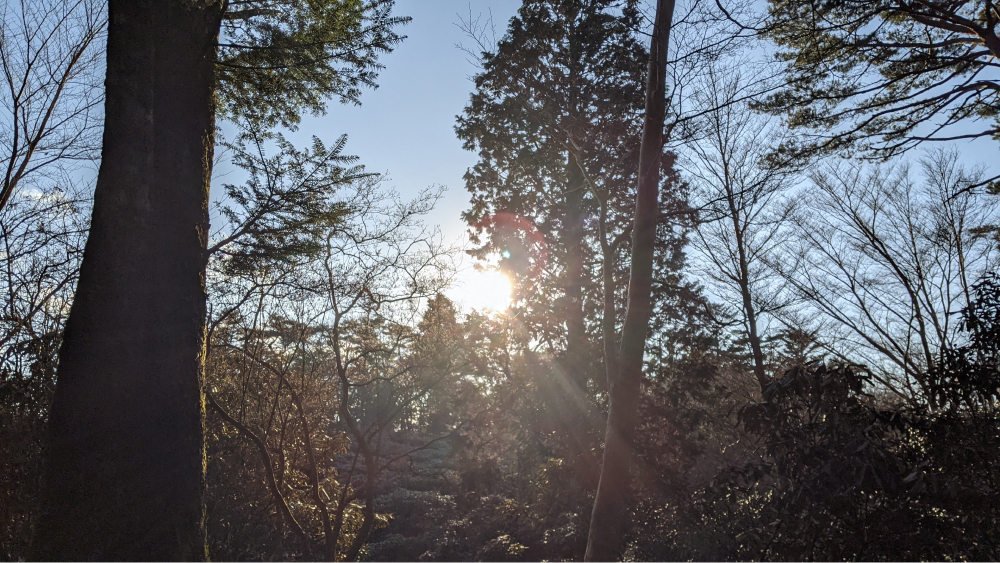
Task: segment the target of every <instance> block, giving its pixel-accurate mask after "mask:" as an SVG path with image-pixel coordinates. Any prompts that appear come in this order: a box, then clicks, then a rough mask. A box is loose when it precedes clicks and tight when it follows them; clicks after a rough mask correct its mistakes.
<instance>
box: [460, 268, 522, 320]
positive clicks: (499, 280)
mask: <svg viewBox="0 0 1000 563" xmlns="http://www.w3.org/2000/svg"><path fill="white" fill-rule="evenodd" d="M456 289H457V290H458V291H457V292H456V293H457V295H456V301H458V302H460V303H461V304H462V305H465V306H466V307H468V308H470V309H475V310H477V311H504V310H506V309H507V307H509V306H510V294H511V285H510V279H509V278H507V276H505V275H503V274H502V273H500V272H498V271H496V270H487V271H482V272H476V271H471V272H469V273H468V274H466V275H465V276H463V279H462V280H461V282H460V285H459V287H458V288H456Z"/></svg>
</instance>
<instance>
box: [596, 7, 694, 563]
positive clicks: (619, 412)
mask: <svg viewBox="0 0 1000 563" xmlns="http://www.w3.org/2000/svg"><path fill="white" fill-rule="evenodd" d="M673 12H674V2H673V1H672V0H660V1H659V2H657V4H656V17H655V20H654V23H653V35H652V39H651V40H650V48H649V67H648V69H647V71H646V72H647V76H646V115H645V119H644V123H643V129H642V144H641V147H640V150H639V174H638V177H639V185H638V190H637V191H636V199H635V223H634V225H635V226H634V227H633V228H632V262H631V266H632V267H631V271H630V274H629V285H628V311H627V313H626V314H625V324H624V326H623V327H622V335H621V348H620V351H619V354H618V361H617V366H618V373H617V374H614V375H615V377H614V378H613V379H610V380H609V384H610V385H609V386H610V389H609V391H610V405H609V411H608V430H607V435H606V437H605V440H604V462H603V464H602V466H601V481H600V484H599V485H598V487H597V495H596V497H595V498H594V511H593V514H592V515H591V518H590V533H589V534H588V537H587V553H586V556H585V559H586V560H587V561H611V560H614V559H616V558H617V557H618V556H619V554H620V551H621V549H622V544H623V540H624V535H625V530H626V526H627V523H626V519H625V499H626V497H627V493H628V487H629V481H630V479H629V472H630V471H631V463H632V459H633V455H632V440H633V435H634V432H635V424H636V418H637V417H636V414H637V409H638V403H639V381H640V379H641V378H642V367H643V352H644V351H645V347H646V334H647V331H648V328H649V327H648V324H649V317H650V313H651V307H650V300H651V290H652V287H651V286H652V278H653V252H654V242H655V238H656V225H657V215H658V211H659V205H658V203H659V198H658V191H659V187H660V167H661V165H662V163H661V159H662V157H663V156H662V155H663V122H664V118H665V114H666V92H665V91H664V88H665V75H666V66H667V45H668V44H669V36H670V24H671V19H672V18H673Z"/></svg>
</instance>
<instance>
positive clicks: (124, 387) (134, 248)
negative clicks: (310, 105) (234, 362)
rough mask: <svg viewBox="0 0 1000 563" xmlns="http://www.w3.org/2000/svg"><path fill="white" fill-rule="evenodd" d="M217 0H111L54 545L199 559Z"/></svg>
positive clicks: (40, 530) (119, 555) (56, 456)
mask: <svg viewBox="0 0 1000 563" xmlns="http://www.w3.org/2000/svg"><path fill="white" fill-rule="evenodd" d="M221 16H222V4H221V2H219V1H213V0H209V1H201V2H196V1H193V0H174V1H171V2H157V1H153V0H111V2H110V6H109V28H108V49H107V78H106V99H105V129H104V140H103V149H102V161H101V167H100V171H99V174H98V178H97V187H96V192H95V195H94V209H93V217H92V221H91V228H90V237H89V239H88V240H87V245H86V249H85V251H84V258H83V264H82V266H81V272H80V281H79V284H78V286H77V291H76V297H75V299H74V302H73V307H72V310H71V312H70V316H69V319H68V322H67V326H66V332H65V336H64V341H63V346H62V350H61V352H60V364H59V368H58V384H57V386H56V392H55V397H54V399H53V405H52V412H51V416H50V420H49V426H50V428H49V447H48V452H47V459H46V472H45V483H46V485H45V492H44V498H43V507H42V515H41V517H40V520H39V523H38V526H37V529H36V532H35V537H34V541H33V549H32V557H33V558H35V559H42V560H171V559H182V560H200V559H204V558H205V557H206V546H205V535H204V528H203V519H204V507H203V488H204V435H203V434H204V431H203V418H204V400H203V397H202V393H201V377H202V369H203V364H204V353H205V342H204V319H205V277H204V273H205V247H206V242H207V233H208V190H209V180H210V177H211V164H212V151H213V142H214V121H215V115H214V84H215V77H214V68H213V60H214V53H215V44H216V42H217V36H218V29H219V22H220V21H221Z"/></svg>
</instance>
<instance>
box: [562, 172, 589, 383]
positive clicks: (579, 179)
mask: <svg viewBox="0 0 1000 563" xmlns="http://www.w3.org/2000/svg"><path fill="white" fill-rule="evenodd" d="M566 179H567V182H566V200H565V205H566V208H565V213H564V214H563V221H564V225H563V229H562V233H560V235H561V237H562V240H564V241H565V243H566V279H565V282H564V283H565V286H564V291H565V293H566V308H565V310H564V318H565V321H566V362H565V365H566V369H567V371H568V372H569V376H570V378H571V380H572V381H573V383H575V384H576V387H577V389H578V390H580V391H581V392H582V391H586V389H587V381H588V380H589V379H590V377H591V373H590V372H591V370H590V369H589V366H590V361H588V356H589V354H588V350H587V327H586V323H585V322H584V311H583V266H584V264H583V252H584V244H583V237H584V220H585V217H584V209H583V195H584V191H585V190H586V185H585V184H584V177H583V171H582V170H580V164H578V163H577V160H576V157H575V156H574V155H573V154H569V155H567V164H566Z"/></svg>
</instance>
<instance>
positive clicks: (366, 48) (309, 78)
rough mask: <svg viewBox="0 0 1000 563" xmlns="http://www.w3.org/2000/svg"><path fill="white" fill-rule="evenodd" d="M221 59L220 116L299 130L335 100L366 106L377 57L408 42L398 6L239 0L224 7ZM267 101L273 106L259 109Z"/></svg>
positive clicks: (347, 0) (364, 0)
mask: <svg viewBox="0 0 1000 563" xmlns="http://www.w3.org/2000/svg"><path fill="white" fill-rule="evenodd" d="M225 6H226V11H225V13H224V15H223V22H222V30H221V35H220V40H219V50H218V55H217V59H216V65H217V74H218V80H219V102H218V107H219V110H220V114H221V115H222V116H223V117H225V118H228V119H232V120H234V121H241V120H248V121H250V122H253V123H254V124H255V125H259V126H262V127H264V128H270V127H273V126H275V125H281V126H284V127H288V128H294V127H295V126H296V125H297V124H298V123H299V120H300V119H301V116H302V113H304V112H310V113H313V114H319V113H322V112H323V111H324V109H325V108H326V103H327V101H328V100H329V99H330V98H336V99H339V100H341V101H342V102H350V103H355V104H358V103H360V96H361V88H362V87H363V86H368V87H372V88H374V87H376V83H375V79H376V77H377V76H378V71H379V70H381V69H382V65H381V64H380V63H379V62H378V57H379V55H382V54H384V53H387V52H389V51H391V50H392V48H393V47H394V46H395V45H396V44H398V43H399V42H400V41H402V40H403V36H401V35H399V34H398V33H396V31H395V29H396V28H398V27H399V26H401V25H403V24H405V23H406V22H407V21H409V20H408V18H401V17H396V16H393V15H392V14H391V10H392V6H393V0H309V1H306V0H245V1H243V0H241V1H230V2H226V3H225ZM261 100H268V103H266V104H261V103H260V101H261Z"/></svg>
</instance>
